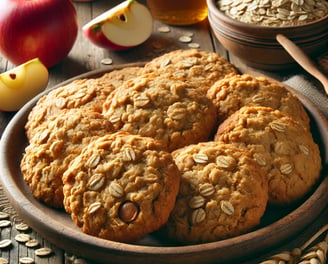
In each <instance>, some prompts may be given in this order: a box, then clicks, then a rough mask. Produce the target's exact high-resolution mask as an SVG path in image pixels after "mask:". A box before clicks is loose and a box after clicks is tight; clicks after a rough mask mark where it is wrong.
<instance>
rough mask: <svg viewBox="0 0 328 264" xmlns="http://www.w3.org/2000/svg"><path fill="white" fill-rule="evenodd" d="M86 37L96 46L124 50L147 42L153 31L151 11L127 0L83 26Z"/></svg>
mask: <svg viewBox="0 0 328 264" xmlns="http://www.w3.org/2000/svg"><path fill="white" fill-rule="evenodd" d="M82 31H83V33H84V35H85V36H86V37H87V38H88V39H89V40H90V41H91V42H92V43H94V44H95V45H97V46H99V47H102V48H106V49H111V50H124V49H128V48H132V47H135V46H138V45H140V44H141V43H143V42H145V41H146V40H147V39H148V38H149V37H150V35H151V34H152V31H153V18H152V15H151V13H150V11H149V9H148V8H147V7H146V6H145V5H143V4H140V3H138V2H137V1H135V0H127V1H124V2H122V3H121V4H119V5H117V6H115V7H113V8H112V9H110V10H108V11H106V12H105V13H103V14H101V15H99V16H98V17H96V18H94V19H93V20H91V21H90V22H89V23H87V24H86V25H84V26H83V28H82Z"/></svg>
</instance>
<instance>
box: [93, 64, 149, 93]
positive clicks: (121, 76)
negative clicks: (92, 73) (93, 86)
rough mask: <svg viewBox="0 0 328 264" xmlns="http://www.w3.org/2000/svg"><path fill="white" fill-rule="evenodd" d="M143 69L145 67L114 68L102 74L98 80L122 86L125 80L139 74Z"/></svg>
mask: <svg viewBox="0 0 328 264" xmlns="http://www.w3.org/2000/svg"><path fill="white" fill-rule="evenodd" d="M142 71H143V67H139V66H128V67H124V68H122V69H118V70H113V71H110V72H107V73H105V74H103V75H102V76H100V77H99V78H98V80H99V81H100V82H101V83H104V84H105V83H108V84H110V85H113V86H114V87H115V88H117V87H120V86H121V85H122V84H123V83H124V82H125V81H127V80H130V79H132V78H135V77H137V76H139V75H140V74H141V73H142Z"/></svg>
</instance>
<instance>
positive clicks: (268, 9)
mask: <svg viewBox="0 0 328 264" xmlns="http://www.w3.org/2000/svg"><path fill="white" fill-rule="evenodd" d="M207 4H208V19H209V23H210V26H211V28H212V30H213V32H214V34H215V36H216V37H217V39H218V40H219V41H220V43H221V44H222V45H223V46H224V47H225V48H226V49H227V50H228V51H229V52H231V53H232V54H233V55H235V56H237V57H238V58H239V59H241V60H242V61H243V62H245V63H246V64H247V65H249V66H251V67H255V68H259V69H265V70H283V69H289V68H293V67H295V66H296V63H295V61H294V60H293V59H292V57H291V56H290V55H289V54H287V52H286V51H285V50H284V48H283V47H282V46H281V45H280V44H279V43H278V42H277V40H276V36H277V35H278V34H283V35H285V36H286V37H288V38H289V39H291V40H292V41H294V42H295V43H296V44H297V45H298V46H299V47H300V48H302V49H303V50H304V51H305V52H306V53H307V54H308V55H309V56H311V57H312V58H315V57H316V56H318V55H320V54H322V53H323V52H324V51H326V50H327V45H328V1H326V0H318V1H314V0H273V1H269V0H263V1H259V0H238V1H233V0H207Z"/></svg>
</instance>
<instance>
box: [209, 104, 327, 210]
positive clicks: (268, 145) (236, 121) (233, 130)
mask: <svg viewBox="0 0 328 264" xmlns="http://www.w3.org/2000/svg"><path fill="white" fill-rule="evenodd" d="M215 140H217V141H221V142H225V143H234V144H237V145H239V146H245V147H247V148H249V149H252V150H253V151H255V154H254V158H255V159H256V160H257V161H258V163H259V164H261V165H262V167H263V168H265V169H266V171H267V172H266V175H267V178H268V182H269V203H271V204H277V205H287V204H290V203H293V202H295V201H298V200H299V199H300V198H302V197H303V196H304V195H305V194H306V193H308V192H309V191H310V189H311V188H312V187H313V186H314V184H315V183H316V182H317V180H318V178H319V176H320V170H321V157H320V151H319V148H318V145H317V144H316V143H315V142H314V141H313V138H312V134H311V132H310V131H309V130H307V129H306V128H304V127H303V125H301V124H300V123H299V122H297V121H295V120H294V119H292V118H291V117H289V116H287V115H284V114H283V113H282V112H280V111H279V110H274V109H272V108H268V107H257V106H254V107H251V106H250V107H242V108H241V109H239V110H238V111H237V112H235V113H234V114H232V115H231V116H230V117H229V118H227V119H226V120H225V121H224V122H223V123H222V124H221V125H220V126H219V129H218V131H217V134H216V136H215Z"/></svg>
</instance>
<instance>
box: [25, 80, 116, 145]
mask: <svg viewBox="0 0 328 264" xmlns="http://www.w3.org/2000/svg"><path fill="white" fill-rule="evenodd" d="M114 89H115V87H114V86H113V85H110V84H106V85H103V84H102V83H101V82H100V81H99V80H98V79H82V80H75V81H73V82H71V83H69V84H67V85H65V86H62V87H60V88H58V89H55V90H52V91H50V92H49V93H48V94H46V95H44V96H43V97H42V98H40V99H39V101H38V102H37V104H36V105H35V106H34V107H33V108H32V110H31V112H30V113H29V116H28V121H27V123H26V125H25V129H26V134H27V138H28V139H31V138H32V137H33V135H34V129H35V128H36V127H38V126H40V125H41V124H42V123H43V122H44V121H45V120H47V119H48V118H49V117H51V116H54V115H57V114H59V113H60V112H61V111H63V110H64V109H73V108H79V109H82V110H83V111H86V112H88V111H93V112H99V113H101V111H102V104H103V102H104V101H105V99H106V98H107V96H108V95H109V94H110V93H111V92H112V91H113V90H114Z"/></svg>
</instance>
